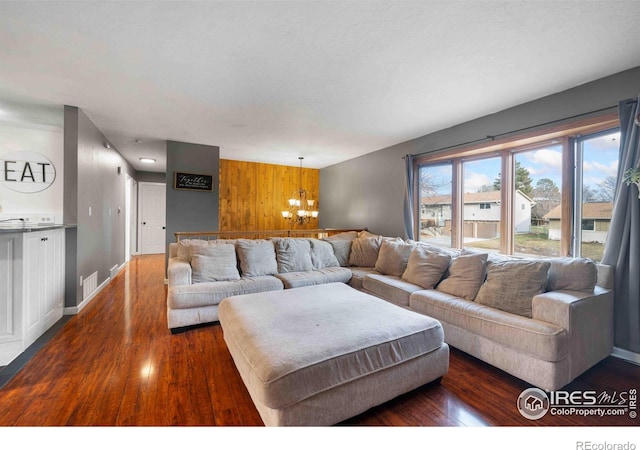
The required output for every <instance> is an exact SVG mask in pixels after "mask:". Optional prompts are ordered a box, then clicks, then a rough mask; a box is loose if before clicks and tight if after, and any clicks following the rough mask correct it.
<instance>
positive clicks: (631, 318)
mask: <svg viewBox="0 0 640 450" xmlns="http://www.w3.org/2000/svg"><path fill="white" fill-rule="evenodd" d="M618 112H619V114H620V162H619V165H618V185H617V188H616V195H615V201H614V205H613V217H612V218H611V227H610V229H609V234H608V237H607V243H606V245H605V249H604V256H603V258H602V262H603V263H605V264H610V265H613V266H615V291H614V298H615V300H614V302H615V303H614V330H615V339H614V343H615V346H616V347H619V348H622V349H625V350H629V351H632V352H635V353H640V199H639V198H638V191H637V188H636V186H635V185H633V184H631V185H627V184H626V183H625V182H624V181H623V174H624V173H625V172H626V171H627V170H628V169H630V168H633V167H638V165H639V164H640V154H639V152H638V140H639V137H640V136H639V133H638V122H639V121H640V118H638V114H639V111H638V99H629V100H624V101H621V102H619V104H618ZM637 118H638V119H637Z"/></svg>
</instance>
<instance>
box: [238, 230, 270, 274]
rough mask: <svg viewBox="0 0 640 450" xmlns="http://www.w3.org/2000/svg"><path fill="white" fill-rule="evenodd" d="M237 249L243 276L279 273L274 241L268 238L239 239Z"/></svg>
mask: <svg viewBox="0 0 640 450" xmlns="http://www.w3.org/2000/svg"><path fill="white" fill-rule="evenodd" d="M236 251H237V252H238V259H239V260H240V269H241V270H242V275H243V276H245V277H258V276H262V275H275V274H277V273H278V263H277V261H276V252H275V248H274V246H273V242H271V241H269V240H266V239H238V241H237V243H236Z"/></svg>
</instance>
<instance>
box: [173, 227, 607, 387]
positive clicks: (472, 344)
mask: <svg viewBox="0 0 640 450" xmlns="http://www.w3.org/2000/svg"><path fill="white" fill-rule="evenodd" d="M169 251H170V255H169V262H168V278H169V286H168V294H167V320H168V327H169V328H170V329H171V330H172V332H177V331H182V330H184V327H190V326H193V325H197V324H203V323H209V322H215V321H217V320H218V305H219V303H220V301H221V300H222V299H224V298H226V297H230V296H235V295H241V294H250V293H257V292H266V291H277V290H282V289H293V288H296V287H303V286H310V285H319V284H325V283H335V282H340V283H346V284H348V285H350V286H351V287H352V288H354V289H357V290H360V291H363V292H366V293H369V294H371V295H374V296H376V297H379V298H382V299H384V300H386V301H388V302H390V303H393V304H395V305H397V306H399V307H402V308H405V309H408V310H412V311H414V312H418V313H420V314H424V315H427V316H430V317H433V318H435V319H437V320H438V321H439V322H440V323H441V324H442V327H443V330H444V336H445V342H446V343H447V344H449V345H450V346H452V347H455V348H458V349H460V350H462V351H464V352H466V353H469V354H470V355H473V356H475V357H477V358H479V359H481V360H483V361H485V362H487V363H489V364H491V365H494V366H496V367H498V368H500V369H502V370H504V371H506V372H508V373H510V374H512V375H514V376H516V377H518V378H520V379H522V380H525V381H526V382H528V383H530V384H532V385H534V386H537V387H540V388H543V389H547V390H557V389H560V388H561V387H563V386H565V385H566V384H568V383H569V382H571V381H572V380H573V379H575V378H576V377H577V376H578V375H580V374H581V373H583V372H584V371H585V370H587V369H588V368H590V367H592V366H593V365H594V364H596V363H598V362H599V361H601V360H602V359H604V358H605V357H607V356H608V355H609V354H611V352H612V350H613V290H612V286H613V269H612V268H611V267H609V266H605V265H601V264H595V263H594V262H592V261H590V260H587V259H584V258H550V259H530V258H516V257H506V256H501V255H497V254H490V253H481V252H476V251H469V250H456V249H447V248H441V247H435V246H431V245H427V244H425V243H420V242H415V241H405V240H403V239H400V238H391V237H385V236H379V235H376V234H373V233H370V232H368V231H360V232H356V231H353V232H344V233H340V234H337V235H334V236H330V237H327V238H324V239H309V238H272V239H235V240H223V239H218V240H212V241H202V240H197V239H187V240H181V241H179V242H177V243H172V244H170V250H169Z"/></svg>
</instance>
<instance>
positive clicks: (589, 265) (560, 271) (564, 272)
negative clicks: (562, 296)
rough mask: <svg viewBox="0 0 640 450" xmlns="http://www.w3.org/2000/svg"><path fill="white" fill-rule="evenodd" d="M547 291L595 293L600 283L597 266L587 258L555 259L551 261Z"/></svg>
mask: <svg viewBox="0 0 640 450" xmlns="http://www.w3.org/2000/svg"><path fill="white" fill-rule="evenodd" d="M550 262H551V267H550V268H549V280H548V282H547V291H560V290H567V291H586V292H593V289H594V288H595V287H596V282H597V281H598V269H597V267H596V264H595V263H594V262H593V261H591V260H590V259H587V258H554V259H551V260H550Z"/></svg>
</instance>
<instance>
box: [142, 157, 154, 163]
mask: <svg viewBox="0 0 640 450" xmlns="http://www.w3.org/2000/svg"><path fill="white" fill-rule="evenodd" d="M140 162H143V163H146V164H153V163H154V162H156V160H155V159H153V158H140Z"/></svg>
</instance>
